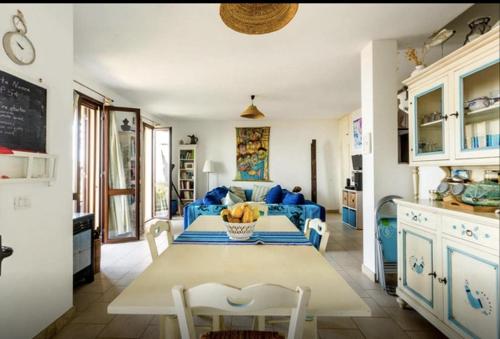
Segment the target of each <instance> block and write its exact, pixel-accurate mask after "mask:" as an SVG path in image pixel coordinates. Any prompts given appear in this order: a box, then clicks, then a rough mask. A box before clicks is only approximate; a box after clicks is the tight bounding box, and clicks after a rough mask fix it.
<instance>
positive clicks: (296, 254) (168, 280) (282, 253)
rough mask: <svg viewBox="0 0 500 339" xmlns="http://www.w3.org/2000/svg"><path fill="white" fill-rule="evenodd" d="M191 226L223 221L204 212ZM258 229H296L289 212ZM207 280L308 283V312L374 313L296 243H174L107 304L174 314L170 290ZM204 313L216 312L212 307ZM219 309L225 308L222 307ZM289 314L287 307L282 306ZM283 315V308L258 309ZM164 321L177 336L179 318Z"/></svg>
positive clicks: (124, 310) (121, 310) (204, 227)
mask: <svg viewBox="0 0 500 339" xmlns="http://www.w3.org/2000/svg"><path fill="white" fill-rule="evenodd" d="M188 230H190V231H209V230H212V231H220V230H224V224H223V223H222V220H221V218H220V217H218V216H200V217H198V218H197V219H196V220H195V221H194V222H193V223H192V224H191V225H190V226H189V228H188ZM256 230H257V231H266V230H267V231H274V232H277V231H284V232H289V231H294V230H297V228H296V226H295V225H294V224H293V223H292V222H291V221H290V220H289V219H288V218H287V217H286V216H263V217H261V218H260V219H259V220H258V222H257V225H256ZM206 282H217V283H222V284H228V285H232V286H238V287H244V286H248V285H252V284H257V283H273V284H279V285H283V286H286V287H289V288H292V289H294V288H296V287H297V286H308V287H310V288H311V299H310V301H309V305H308V308H307V314H308V316H312V317H314V318H315V317H317V316H336V317H342V316H345V317H353V316H370V314H371V311H370V308H369V307H368V305H367V304H366V303H365V302H364V301H363V299H362V298H361V297H359V295H358V294H357V293H356V292H355V291H354V290H353V289H352V288H351V287H350V286H349V284H348V283H347V282H346V281H345V280H344V279H343V278H342V276H341V275H340V274H339V273H337V271H335V269H334V268H333V267H332V266H331V265H330V264H329V263H328V261H327V260H326V259H325V258H324V257H323V255H321V254H320V253H319V252H318V251H317V250H316V249H315V248H314V247H313V246H292V245H206V244H196V245H193V244H189V245H188V244H175V243H174V244H173V245H171V246H169V247H168V248H167V249H166V250H165V251H164V252H163V253H162V254H161V255H160V256H159V257H158V258H157V259H156V260H155V261H153V263H152V264H151V265H150V266H149V267H148V268H146V270H145V271H144V272H143V273H141V275H139V276H138V277H137V278H136V279H135V280H134V281H133V282H132V283H131V284H130V285H129V286H128V287H127V288H125V289H124V290H123V291H122V292H121V293H120V294H119V295H118V296H117V297H116V298H115V299H114V300H113V301H112V302H111V303H110V304H109V305H108V313H111V314H150V315H175V311H176V310H175V307H174V302H173V300H172V294H171V290H172V287H173V286H175V285H183V286H184V287H186V288H190V287H192V286H196V285H199V284H202V283H206ZM203 314H205V315H213V314H212V313H210V311H209V310H206V312H203ZM217 314H221V313H220V312H218V313H217ZM282 314H283V315H285V310H283V313H282ZM258 315H261V316H265V315H281V314H280V311H279V310H272V313H266V312H262V313H261V314H258ZM169 319H174V320H170V321H165V322H163V326H164V328H163V329H162V331H161V332H162V333H163V334H164V335H165V336H166V337H167V338H177V337H178V327H177V324H176V322H175V318H172V317H169Z"/></svg>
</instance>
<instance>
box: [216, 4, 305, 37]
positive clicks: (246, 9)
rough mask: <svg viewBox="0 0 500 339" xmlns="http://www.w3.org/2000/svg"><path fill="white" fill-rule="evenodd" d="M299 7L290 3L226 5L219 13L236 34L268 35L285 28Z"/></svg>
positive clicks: (221, 6) (222, 6)
mask: <svg viewBox="0 0 500 339" xmlns="http://www.w3.org/2000/svg"><path fill="white" fill-rule="evenodd" d="M298 7H299V5H298V4H288V3H225V4H221V5H220V11H219V12H220V17H221V18H222V21H224V23H225V24H226V26H228V27H229V28H231V29H233V30H235V31H236V32H239V33H244V34H266V33H271V32H274V31H277V30H280V29H282V28H283V27H285V26H286V25H287V24H288V23H289V22H290V20H292V19H293V17H294V16H295V13H297V9H298Z"/></svg>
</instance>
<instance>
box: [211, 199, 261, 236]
mask: <svg viewBox="0 0 500 339" xmlns="http://www.w3.org/2000/svg"><path fill="white" fill-rule="evenodd" d="M220 215H221V217H222V220H223V221H224V225H225V226H226V231H227V235H228V236H229V239H231V240H247V239H249V238H250V237H251V236H252V234H253V231H254V229H255V224H257V220H258V219H259V216H260V211H259V207H258V206H255V205H254V206H250V205H249V204H246V203H239V204H236V205H234V206H232V207H230V208H225V209H223V210H222V211H221V213H220Z"/></svg>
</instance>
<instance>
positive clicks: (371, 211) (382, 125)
mask: <svg viewBox="0 0 500 339" xmlns="http://www.w3.org/2000/svg"><path fill="white" fill-rule="evenodd" d="M397 75H398V74H397V43H396V41H395V40H379V41H372V42H370V43H369V44H368V45H367V46H366V47H365V48H364V49H363V50H362V52H361V112H362V118H363V120H362V121H363V141H366V140H368V139H370V135H371V143H372V147H371V152H369V150H367V149H363V265H364V268H366V269H368V270H369V271H371V272H375V236H374V234H375V208H376V205H377V203H378V201H379V200H380V199H381V198H382V197H384V196H387V195H400V196H402V197H403V198H409V197H411V192H412V179H411V170H410V168H409V166H408V165H404V164H398V144H397V142H398V141H397V130H398V129H397V98H396V94H397V89H398V81H397Z"/></svg>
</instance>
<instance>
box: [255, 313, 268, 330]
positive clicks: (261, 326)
mask: <svg viewBox="0 0 500 339" xmlns="http://www.w3.org/2000/svg"><path fill="white" fill-rule="evenodd" d="M256 318H257V331H265V330H266V317H265V316H263V315H259V316H257V317H256Z"/></svg>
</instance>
